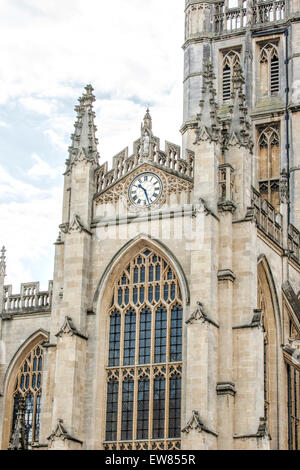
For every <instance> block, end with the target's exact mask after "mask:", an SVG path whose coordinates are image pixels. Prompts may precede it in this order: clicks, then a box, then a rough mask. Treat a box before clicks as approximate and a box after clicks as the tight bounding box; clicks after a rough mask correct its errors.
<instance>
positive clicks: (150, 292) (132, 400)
mask: <svg viewBox="0 0 300 470" xmlns="http://www.w3.org/2000/svg"><path fill="white" fill-rule="evenodd" d="M108 315H109V317H110V331H109V341H110V343H109V355H108V356H109V357H108V367H107V409H106V441H105V443H104V448H105V449H108V450H123V449H130V450H131V449H133V450H134V449H137V450H147V449H148V450H153V449H166V450H167V449H179V448H180V429H181V426H180V425H181V422H180V416H181V376H182V327H183V307H182V295H181V290H180V286H179V282H178V279H177V275H176V274H175V272H174V270H173V269H172V267H171V266H170V264H169V263H168V262H167V261H166V259H164V257H162V256H161V255H160V254H158V253H154V252H153V251H150V250H149V249H146V250H145V249H144V250H143V251H141V252H140V253H138V254H137V255H136V257H135V258H133V259H132V261H131V263H130V265H129V266H128V265H127V267H126V270H124V272H122V273H121V275H120V278H119V280H118V281H117V282H116V283H115V286H114V288H113V293H112V304H111V307H110V310H109V312H108Z"/></svg>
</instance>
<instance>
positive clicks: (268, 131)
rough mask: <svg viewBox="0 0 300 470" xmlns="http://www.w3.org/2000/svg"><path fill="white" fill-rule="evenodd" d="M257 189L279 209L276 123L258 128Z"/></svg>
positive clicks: (278, 144) (278, 153)
mask: <svg viewBox="0 0 300 470" xmlns="http://www.w3.org/2000/svg"><path fill="white" fill-rule="evenodd" d="M258 147H259V175H258V179H259V190H260V193H261V195H262V197H263V199H267V200H268V201H269V202H270V203H271V204H272V206H273V207H274V208H275V209H277V210H278V209H279V205H280V202H279V179H280V133H279V126H278V125H276V124H273V125H267V126H264V127H262V128H260V129H259V137H258Z"/></svg>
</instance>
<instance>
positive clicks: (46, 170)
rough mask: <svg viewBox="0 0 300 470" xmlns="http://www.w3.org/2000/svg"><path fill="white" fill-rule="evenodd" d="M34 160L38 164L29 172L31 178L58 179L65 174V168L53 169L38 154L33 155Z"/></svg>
mask: <svg viewBox="0 0 300 470" xmlns="http://www.w3.org/2000/svg"><path fill="white" fill-rule="evenodd" d="M32 159H33V160H34V161H35V162H36V163H35V164H34V165H33V166H32V167H31V168H30V169H29V170H28V172H27V174H28V175H29V176H33V177H34V178H40V177H41V176H47V178H51V179H53V178H57V177H58V176H59V175H61V174H62V173H63V170H64V169H63V167H62V166H61V167H59V168H51V166H50V165H49V164H48V163H47V162H45V161H44V160H43V159H42V158H41V157H39V156H38V155H36V154H33V155H32Z"/></svg>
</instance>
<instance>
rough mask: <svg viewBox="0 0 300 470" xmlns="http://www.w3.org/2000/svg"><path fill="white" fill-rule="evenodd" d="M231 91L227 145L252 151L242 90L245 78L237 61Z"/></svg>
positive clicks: (249, 128) (249, 127)
mask: <svg viewBox="0 0 300 470" xmlns="http://www.w3.org/2000/svg"><path fill="white" fill-rule="evenodd" d="M232 81H233V92H232V95H231V98H232V100H233V106H232V107H231V109H230V113H231V119H230V122H229V129H228V139H227V146H238V147H246V148H248V149H249V150H250V152H252V150H253V139H252V136H251V125H250V121H249V116H248V107H247V103H246V97H245V94H244V92H243V87H244V84H245V79H244V77H243V69H242V67H241V65H240V64H239V63H238V62H237V63H236V64H235V66H234V69H233V77H232Z"/></svg>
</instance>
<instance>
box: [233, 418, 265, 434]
mask: <svg viewBox="0 0 300 470" xmlns="http://www.w3.org/2000/svg"><path fill="white" fill-rule="evenodd" d="M233 438H234V439H251V438H256V439H257V438H260V439H262V438H268V439H272V438H271V436H270V432H269V429H268V424H267V422H266V420H265V418H260V420H259V426H258V430H257V432H256V433H255V434H250V433H249V434H234V435H233Z"/></svg>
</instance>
